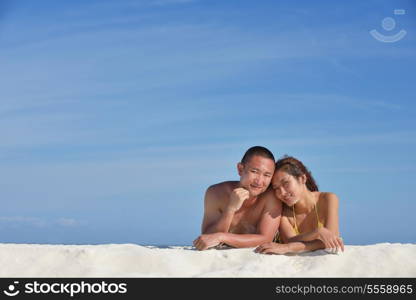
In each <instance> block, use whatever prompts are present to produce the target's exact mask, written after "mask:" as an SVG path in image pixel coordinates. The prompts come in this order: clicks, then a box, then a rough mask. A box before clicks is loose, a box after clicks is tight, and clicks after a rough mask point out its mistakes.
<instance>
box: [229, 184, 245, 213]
mask: <svg viewBox="0 0 416 300" xmlns="http://www.w3.org/2000/svg"><path fill="white" fill-rule="evenodd" d="M249 196H250V192H249V191H248V190H246V189H245V188H236V189H234V190H233V191H232V193H231V195H230V203H229V204H228V207H227V208H228V209H229V210H231V211H234V212H236V211H237V210H239V209H240V207H241V206H242V205H243V202H244V201H245V200H247V199H248V198H249Z"/></svg>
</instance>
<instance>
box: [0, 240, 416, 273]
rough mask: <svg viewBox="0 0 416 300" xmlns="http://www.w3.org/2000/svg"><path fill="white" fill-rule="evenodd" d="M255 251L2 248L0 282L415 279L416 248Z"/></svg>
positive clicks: (384, 245)
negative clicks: (55, 279)
mask: <svg viewBox="0 0 416 300" xmlns="http://www.w3.org/2000/svg"><path fill="white" fill-rule="evenodd" d="M253 250H254V248H245V249H225V250H215V249H211V250H207V251H202V252H200V251H196V250H195V249H194V248H193V247H190V246H184V247H166V248H158V247H152V246H140V245H135V244H108V245H37V244H0V265H1V269H0V277H416V245H415V244H390V243H382V244H375V245H367V246H353V245H349V246H346V248H345V252H343V253H340V254H328V253H326V252H325V251H323V250H319V251H315V252H309V253H303V254H299V255H261V254H257V253H254V251H253Z"/></svg>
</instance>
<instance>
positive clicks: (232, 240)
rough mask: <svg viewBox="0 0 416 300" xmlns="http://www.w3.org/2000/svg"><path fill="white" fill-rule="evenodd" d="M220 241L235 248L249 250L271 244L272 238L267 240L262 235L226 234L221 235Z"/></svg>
mask: <svg viewBox="0 0 416 300" xmlns="http://www.w3.org/2000/svg"><path fill="white" fill-rule="evenodd" d="M220 240H221V242H222V243H225V244H227V245H229V246H232V247H235V248H249V247H256V246H258V245H261V244H263V243H268V242H271V241H272V240H273V237H271V238H269V237H267V236H265V235H262V234H234V233H228V232H226V233H223V234H222V235H221V238H220Z"/></svg>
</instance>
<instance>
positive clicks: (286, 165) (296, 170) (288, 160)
mask: <svg viewBox="0 0 416 300" xmlns="http://www.w3.org/2000/svg"><path fill="white" fill-rule="evenodd" d="M278 170H282V171H284V172H286V173H288V174H289V175H292V176H294V177H295V178H299V177H300V176H302V175H303V174H305V175H306V187H307V188H308V190H310V191H311V192H315V191H319V189H318V185H317V184H316V182H315V179H313V177H312V173H311V172H310V171H309V170H308V169H307V168H306V167H305V166H304V165H303V163H302V162H301V161H300V160H298V159H296V158H294V157H292V156H288V155H285V156H283V157H282V158H281V159H279V160H278V161H277V162H276V169H275V172H276V171H278Z"/></svg>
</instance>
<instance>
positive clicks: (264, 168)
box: [237, 155, 274, 197]
mask: <svg viewBox="0 0 416 300" xmlns="http://www.w3.org/2000/svg"><path fill="white" fill-rule="evenodd" d="M237 168H238V174H239V175H240V185H241V187H243V188H245V189H247V190H248V191H249V192H250V197H255V196H258V195H260V194H261V193H263V192H264V191H266V189H267V187H268V186H269V184H270V181H271V179H272V176H273V172H274V161H273V160H271V159H270V158H265V157H263V156H259V155H254V156H252V157H251V159H250V160H249V161H248V162H246V163H245V164H242V163H239V164H238V165H237Z"/></svg>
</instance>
